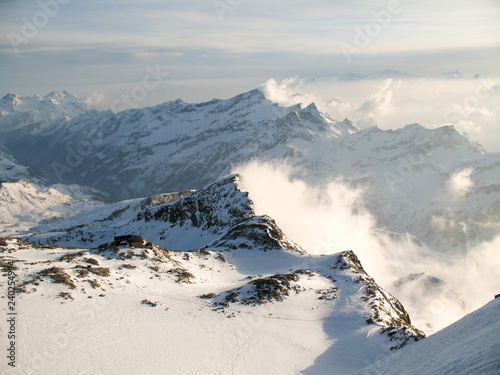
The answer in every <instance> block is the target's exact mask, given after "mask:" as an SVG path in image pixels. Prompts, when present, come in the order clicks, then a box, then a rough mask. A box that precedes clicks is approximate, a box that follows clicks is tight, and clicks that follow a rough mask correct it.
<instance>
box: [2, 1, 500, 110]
mask: <svg viewBox="0 0 500 375" xmlns="http://www.w3.org/2000/svg"><path fill="white" fill-rule="evenodd" d="M60 2H61V3H66V4H60V3H59V2H57V0H42V1H32V0H17V1H14V0H0V27H1V29H0V31H1V33H0V34H1V35H0V95H3V94H5V93H7V92H15V93H19V94H22V95H32V94H35V93H36V94H46V93H48V92H49V91H52V90H68V91H70V92H73V93H76V94H78V95H88V94H90V93H91V92H94V91H97V92H106V93H110V92H115V93H118V92H120V90H127V89H128V90H129V89H130V87H134V85H137V84H140V83H141V82H142V80H143V78H144V77H145V75H146V68H147V67H148V66H149V67H156V66H158V65H159V66H160V67H161V70H162V72H165V73H168V78H166V79H164V81H163V83H162V86H161V88H162V90H159V92H161V98H162V99H164V100H170V99H174V98H176V97H183V98H185V99H187V100H190V101H201V100H205V99H210V98H212V97H228V96H231V95H233V94H237V93H239V92H241V91H246V90H249V89H252V88H254V87H256V86H257V85H258V84H259V83H262V82H264V81H265V80H267V79H269V78H275V79H282V78H285V77H288V76H294V75H303V76H304V75H307V76H310V75H318V76H323V75H328V74H331V73H342V72H374V71H379V70H384V69H395V70H401V71H408V72H410V73H414V74H426V75H435V74H439V73H444V72H447V71H454V70H460V71H462V72H463V73H465V74H471V75H473V74H475V73H479V74H481V75H488V74H495V75H498V74H500V71H499V68H498V67H499V66H500V64H499V63H500V2H499V1H498V0H477V1H475V2H471V1H470V0H467V1H465V0H442V1H440V2H436V1H430V0H420V1H405V0H401V1H398V0H389V1H362V0H339V1H332V0H328V1H326V0H314V1H307V2H306V1H297V0H287V1H283V0H279V1H277V0H274V1H273V0H267V1H262V0H254V1H250V0H221V1H213V0H183V1H154V0H148V1H124V0H120V1H117V0H100V1H97V0H86V1H77V0H64V1H63V0H60ZM41 4H52V6H51V7H49V8H46V9H49V10H48V11H47V10H43V9H42V7H41ZM54 4H57V8H58V9H56V7H54ZM216 4H217V5H219V7H221V8H220V9H222V11H224V14H223V15H222V17H221V14H220V11H219V14H218V13H217V10H216V7H215V5H216ZM230 4H237V5H234V6H232V5H230ZM391 6H392V7H393V8H392V9H396V11H394V12H392V11H391V10H390V9H391ZM49 13H50V14H49ZM44 14H45V16H44ZM376 14H385V15H388V14H390V17H389V19H388V20H387V21H384V23H385V24H383V25H379V24H378V23H377V21H376V20H375V18H376ZM37 17H38V18H37ZM44 17H46V18H45V19H44ZM25 20H28V21H29V22H30V23H33V24H35V30H34V31H33V30H29V28H28V29H27V28H26V27H25V29H24V31H23V25H24V24H25ZM37 24H38V26H37ZM45 24H46V25H45ZM367 27H368V30H371V32H372V36H371V37H369V38H368V41H367V40H366V39H362V38H361V39H362V40H363V43H365V45H360V44H359V43H358V44H356V40H358V42H359V40H361V39H360V37H359V35H358V32H357V30H366V28H367ZM370 27H371V29H370ZM26 31H28V32H26ZM357 35H358V36H357ZM18 37H19V38H18ZM16 38H17V39H16ZM13 40H14V44H16V41H17V43H18V45H17V48H14V47H13V42H12V41H13ZM20 40H22V42H19V41H20ZM342 46H344V49H345V46H351V47H354V48H355V49H356V53H353V54H351V55H350V56H349V58H346V55H345V53H343V50H342ZM157 96H158V95H157ZM155 100H156V99H155ZM158 101H160V98H158Z"/></svg>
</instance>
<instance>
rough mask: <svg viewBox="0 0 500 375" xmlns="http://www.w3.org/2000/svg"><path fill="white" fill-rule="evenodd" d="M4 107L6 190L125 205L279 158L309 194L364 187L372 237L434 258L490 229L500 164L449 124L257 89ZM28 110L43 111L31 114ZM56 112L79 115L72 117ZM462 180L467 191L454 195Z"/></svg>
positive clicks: (496, 209)
mask: <svg viewBox="0 0 500 375" xmlns="http://www.w3.org/2000/svg"><path fill="white" fill-rule="evenodd" d="M12 98H13V97H12V96H8V97H6V98H4V99H2V102H9V103H10V102H12V100H13V99H12ZM14 98H15V100H14V102H15V103H16V104H15V105H14V107H15V108H17V110H16V111H14V112H10V113H8V114H3V115H2V117H1V118H0V136H1V142H2V146H3V147H4V150H5V151H6V153H8V155H10V156H9V159H8V160H9V163H11V164H12V163H14V160H17V162H16V163H18V162H19V161H20V160H22V164H19V163H20V162H19V163H18V164H16V167H14V166H13V164H12V165H10V166H9V167H8V168H10V169H9V170H5V171H2V173H3V174H4V176H0V178H1V179H2V180H5V181H9V180H12V177H8V176H9V174H12V173H19V176H21V177H22V176H24V177H28V176H32V175H34V174H36V175H38V176H40V178H42V179H44V180H46V181H47V183H48V184H54V183H64V184H78V185H82V186H89V187H92V188H94V189H98V190H101V191H103V192H105V193H106V194H108V195H110V196H111V197H113V198H114V199H116V200H123V199H130V198H137V197H147V196H151V195H155V194H161V193H165V192H174V191H183V190H187V189H198V188H200V187H203V186H205V185H207V184H209V183H211V182H212V181H214V180H216V179H218V178H220V177H222V176H225V175H227V174H229V173H230V172H231V171H232V169H233V168H234V167H235V166H237V165H239V164H241V163H244V162H246V161H249V160H260V161H286V162H287V163H288V164H289V165H291V166H294V167H297V170H298V171H300V172H299V175H300V176H299V177H300V178H303V179H305V180H306V181H308V182H309V183H311V184H313V185H317V184H321V183H324V182H326V181H329V180H331V179H332V178H336V177H338V176H342V178H344V179H345V181H346V182H348V183H349V184H351V185H352V186H355V187H362V188H364V189H365V190H366V192H367V193H366V194H365V195H364V200H365V205H366V207H367V208H368V209H369V211H370V212H371V213H372V214H373V215H374V216H375V218H376V219H377V226H378V227H379V228H381V229H385V230H390V231H393V232H397V233H405V232H408V233H410V234H412V235H414V236H416V237H418V238H420V239H422V240H424V241H425V243H427V244H428V245H429V246H431V247H433V248H438V249H440V250H442V251H445V250H446V251H447V250H451V249H463V248H464V246H472V245H474V244H475V243H477V242H480V241H484V240H487V239H491V238H493V237H494V236H495V235H496V234H497V233H499V232H500V228H499V226H498V225H497V224H495V223H498V221H499V220H500V196H499V193H500V181H498V179H497V177H496V176H498V175H500V155H499V154H495V153H486V152H485V151H484V150H483V148H482V147H481V146H480V145H479V144H477V143H475V142H473V141H472V140H471V139H469V138H468V137H467V136H466V135H464V134H461V133H459V132H458V131H456V129H455V128H454V127H453V126H445V127H442V128H438V129H434V130H430V129H426V128H424V127H422V126H420V125H418V124H413V125H408V126H405V127H403V128H401V129H399V130H388V131H383V130H380V129H378V128H377V127H371V128H368V129H363V130H360V129H359V128H358V127H357V126H356V124H354V123H352V122H351V121H349V120H348V119H345V120H343V121H335V120H333V119H331V118H330V117H329V116H328V115H325V114H323V113H321V112H320V111H319V110H318V109H317V107H316V106H315V105H314V103H313V104H311V105H309V106H307V107H302V106H301V105H296V106H292V107H288V108H284V107H280V106H279V105H277V104H275V103H272V102H270V101H269V100H267V99H266V98H265V96H264V95H263V94H262V92H260V91H258V90H253V91H250V92H247V93H244V94H241V95H238V96H236V97H234V98H231V99H227V100H212V101H210V102H207V103H199V104H189V103H185V102H183V101H182V100H177V101H173V102H167V103H164V104H161V105H158V106H154V107H149V108H144V109H131V110H126V111H123V112H120V113H117V114H115V113H112V112H111V111H104V112H98V111H95V110H88V111H85V110H84V109H85V105H84V103H79V104H78V102H77V100H76V99H75V97H74V96H72V95H70V94H67V93H64V94H57V93H53V94H50V95H49V96H48V97H45V98H44V99H42V98H40V97H34V98H35V99H33V97H30V98H20V97H17V96H14ZM55 98H57V100H56V99H55ZM33 101H34V102H35V103H38V104H40V103H45V104H41V107H36V108H37V109H36V110H33V108H34V105H33ZM25 102H26V103H27V104H25ZM4 107H6V105H5V104H4ZM22 108H26V109H29V111H28V112H22V111H21V109H22ZM66 108H72V109H75V111H74V112H73V114H74V115H76V114H77V113H78V111H77V110H76V109H79V110H80V114H79V115H77V116H76V117H72V118H70V117H69V116H68V113H69V112H68V111H67V110H66ZM3 158H4V159H3V160H7V159H6V156H4V157H3ZM15 171H17V172H15ZM24 177H23V178H24ZM464 181H465V182H466V184H467V187H466V188H463V187H460V186H458V185H459V184H460V183H463V182H464ZM464 189H465V190H464ZM457 202H460V204H459V205H457ZM464 228H467V230H466V231H464Z"/></svg>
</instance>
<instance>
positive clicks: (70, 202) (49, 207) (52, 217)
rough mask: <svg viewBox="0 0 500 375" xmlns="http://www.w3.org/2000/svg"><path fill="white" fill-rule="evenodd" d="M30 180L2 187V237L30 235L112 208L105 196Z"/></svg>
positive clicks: (0, 198) (9, 183) (84, 189)
mask: <svg viewBox="0 0 500 375" xmlns="http://www.w3.org/2000/svg"><path fill="white" fill-rule="evenodd" d="M34 181H37V182H30V181H29V180H27V179H24V180H20V181H17V182H7V183H2V184H1V185H0V217H1V219H0V235H2V236H12V235H20V234H22V233H26V232H27V231H28V230H29V229H30V228H31V227H34V226H37V225H40V224H44V223H45V224H47V223H51V222H54V221H58V220H62V219H64V218H66V217H70V216H73V215H76V214H78V213H80V212H84V211H88V210H91V209H94V208H96V207H99V206H104V205H107V204H109V202H110V201H111V199H110V198H109V197H108V196H106V195H105V194H102V193H101V192H99V191H97V190H94V189H91V188H88V187H82V186H78V185H62V184H55V185H52V186H49V187H47V186H45V185H44V184H43V183H42V182H41V181H39V180H36V179H34Z"/></svg>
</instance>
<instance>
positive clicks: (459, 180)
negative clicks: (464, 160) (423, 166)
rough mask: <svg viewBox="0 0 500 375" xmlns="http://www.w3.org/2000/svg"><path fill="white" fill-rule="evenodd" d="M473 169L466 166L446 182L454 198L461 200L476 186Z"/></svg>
mask: <svg viewBox="0 0 500 375" xmlns="http://www.w3.org/2000/svg"><path fill="white" fill-rule="evenodd" d="M473 171H474V169H473V168H465V169H463V170H461V171H458V172H455V173H453V174H452V175H451V176H450V178H449V179H448V181H447V183H446V188H447V190H448V192H449V193H450V194H451V195H452V197H453V198H454V199H456V200H459V199H462V198H465V196H466V195H467V194H468V193H469V191H470V190H471V189H472V188H473V187H474V182H473V181H472V179H471V175H472V172H473Z"/></svg>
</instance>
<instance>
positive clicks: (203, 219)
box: [29, 175, 254, 250]
mask: <svg viewBox="0 0 500 375" xmlns="http://www.w3.org/2000/svg"><path fill="white" fill-rule="evenodd" d="M238 179H239V176H237V175H231V176H228V177H226V178H223V179H220V180H217V181H215V182H213V183H211V184H209V185H207V186H206V187H204V188H202V189H200V190H197V191H185V192H181V193H174V194H167V195H163V196H160V197H159V196H155V197H150V198H146V199H134V200H128V201H122V202H118V203H115V204H111V205H109V206H106V207H101V208H98V209H97V210H93V211H90V212H87V213H83V214H80V215H76V216H74V217H72V218H69V219H68V220H64V221H61V222H58V223H55V224H52V225H46V226H40V227H38V228H34V229H33V233H32V234H31V235H30V236H29V238H30V240H31V241H35V242H39V241H41V242H46V241H47V240H49V241H50V242H52V243H57V244H61V245H66V246H82V245H85V244H100V243H103V242H108V241H111V240H112V239H113V235H124V234H129V233H136V234H140V235H142V236H143V237H145V238H148V239H149V240H151V241H153V242H154V243H157V244H159V245H161V246H164V247H167V248H173V249H178V250H192V249H196V248H201V247H203V246H205V245H207V244H209V243H211V242H212V241H214V240H215V239H217V238H218V237H220V236H222V235H223V234H225V233H226V231H227V230H228V229H229V228H231V227H232V226H233V225H235V224H238V223H240V222H241V221H243V220H245V219H247V218H248V217H251V216H252V215H254V213H253V209H252V202H251V201H250V200H249V199H248V193H244V192H242V191H240V190H239V189H238V187H237V181H238ZM36 232H41V233H40V234H36Z"/></svg>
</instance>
